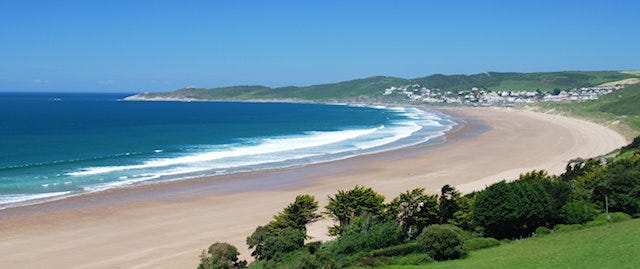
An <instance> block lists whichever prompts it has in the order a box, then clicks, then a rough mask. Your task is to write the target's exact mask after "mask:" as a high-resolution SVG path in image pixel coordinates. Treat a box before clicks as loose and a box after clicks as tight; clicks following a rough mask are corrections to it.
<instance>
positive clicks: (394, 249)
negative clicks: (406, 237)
mask: <svg viewBox="0 0 640 269" xmlns="http://www.w3.org/2000/svg"><path fill="white" fill-rule="evenodd" d="M419 250H420V246H419V245H418V244H417V243H416V242H409V243H404V244H401V245H395V246H390V247H386V248H381V249H376V250H372V251H371V252H369V255H370V256H371V257H380V256H387V257H391V256H403V255H407V254H410V253H414V252H417V251H419Z"/></svg>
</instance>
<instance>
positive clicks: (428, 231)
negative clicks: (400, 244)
mask: <svg viewBox="0 0 640 269" xmlns="http://www.w3.org/2000/svg"><path fill="white" fill-rule="evenodd" d="M416 242H417V243H418V245H419V246H420V247H421V248H422V250H423V251H424V252H426V253H427V254H428V255H429V256H431V258H433V259H434V260H438V261H442V260H450V259H457V258H460V257H462V256H464V255H466V254H467V252H466V251H465V249H464V238H462V236H461V235H460V231H459V228H457V227H455V226H452V225H442V224H434V225H430V226H428V227H426V228H424V230H423V231H422V233H421V234H420V235H419V236H418V238H417V239H416Z"/></svg>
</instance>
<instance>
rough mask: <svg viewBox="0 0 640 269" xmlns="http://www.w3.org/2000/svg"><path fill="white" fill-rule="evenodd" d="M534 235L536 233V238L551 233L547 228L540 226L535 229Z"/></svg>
mask: <svg viewBox="0 0 640 269" xmlns="http://www.w3.org/2000/svg"><path fill="white" fill-rule="evenodd" d="M535 233H536V235H537V236H540V235H547V234H550V233H551V230H550V229H549V228H547V227H544V226H540V227H538V228H536V231H535Z"/></svg>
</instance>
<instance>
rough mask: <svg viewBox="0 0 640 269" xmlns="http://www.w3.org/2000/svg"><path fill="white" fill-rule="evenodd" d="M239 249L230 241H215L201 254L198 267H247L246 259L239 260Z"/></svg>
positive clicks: (204, 268)
mask: <svg viewBox="0 0 640 269" xmlns="http://www.w3.org/2000/svg"><path fill="white" fill-rule="evenodd" d="M239 254H240V253H239V252H238V249H237V248H236V247H234V246H232V245H230V244H228V243H220V242H216V243H213V244H212V245H211V246H210V247H209V249H208V250H207V251H204V250H203V251H202V254H201V255H200V265H198V269H235V268H245V267H246V265H247V262H246V261H239V260H238V255H239Z"/></svg>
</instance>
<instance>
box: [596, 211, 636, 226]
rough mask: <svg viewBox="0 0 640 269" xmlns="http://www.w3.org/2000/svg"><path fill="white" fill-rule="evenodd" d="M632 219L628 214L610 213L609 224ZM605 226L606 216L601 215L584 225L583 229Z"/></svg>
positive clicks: (604, 214)
mask: <svg viewBox="0 0 640 269" xmlns="http://www.w3.org/2000/svg"><path fill="white" fill-rule="evenodd" d="M631 219H632V217H631V216H629V214H625V213H622V212H612V213H611V223H614V222H621V221H627V220H631ZM606 224H607V214H606V213H602V214H599V215H597V216H596V217H595V218H593V220H592V221H589V222H587V223H585V224H584V226H585V227H595V226H602V225H606Z"/></svg>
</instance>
